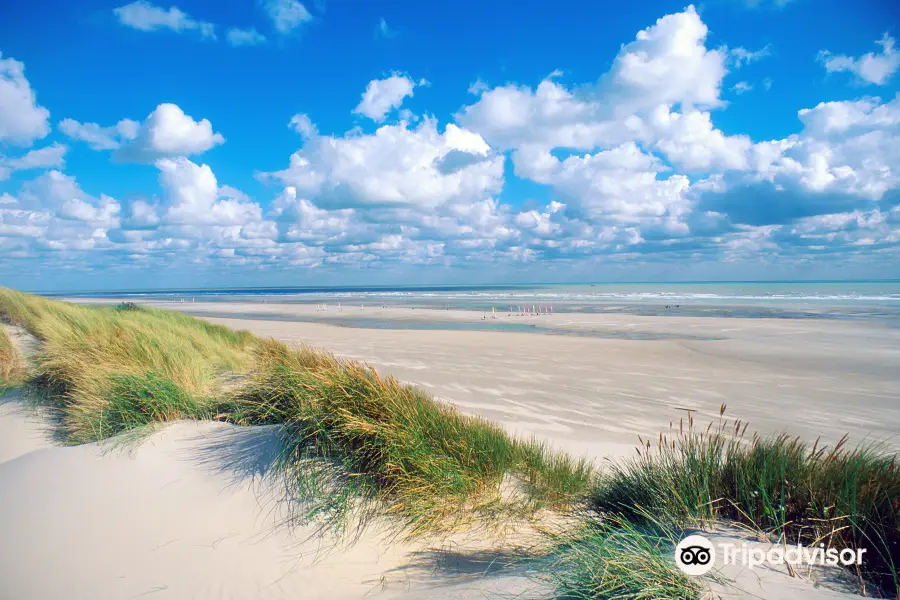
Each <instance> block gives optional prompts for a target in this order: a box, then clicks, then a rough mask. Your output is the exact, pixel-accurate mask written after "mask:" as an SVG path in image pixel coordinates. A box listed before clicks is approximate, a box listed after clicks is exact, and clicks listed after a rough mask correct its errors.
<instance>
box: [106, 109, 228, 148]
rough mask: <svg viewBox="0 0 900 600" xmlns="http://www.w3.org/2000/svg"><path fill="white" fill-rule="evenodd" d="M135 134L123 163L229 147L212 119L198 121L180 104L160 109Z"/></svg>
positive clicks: (126, 146)
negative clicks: (214, 127) (179, 105)
mask: <svg viewBox="0 0 900 600" xmlns="http://www.w3.org/2000/svg"><path fill="white" fill-rule="evenodd" d="M134 133H135V134H134V136H133V137H131V138H130V139H129V140H128V141H127V143H125V144H123V145H122V146H121V147H120V148H119V150H118V151H117V153H116V156H117V157H118V158H119V159H121V160H126V161H134V162H152V161H153V160H155V159H157V158H160V157H166V156H188V155H192V154H201V153H203V152H206V151H207V150H209V149H210V148H213V147H214V146H218V145H220V144H223V143H225V138H224V137H222V134H220V133H216V132H214V131H213V128H212V123H210V122H209V120H208V119H201V120H200V121H194V119H193V118H192V117H191V116H190V115H186V114H185V113H184V111H183V110H181V108H179V107H178V105H176V104H160V105H159V106H157V107H156V109H154V111H153V112H151V113H150V114H149V115H148V116H147V118H146V119H145V120H144V122H143V123H141V125H140V127H139V128H138V130H137V131H136V132H134Z"/></svg>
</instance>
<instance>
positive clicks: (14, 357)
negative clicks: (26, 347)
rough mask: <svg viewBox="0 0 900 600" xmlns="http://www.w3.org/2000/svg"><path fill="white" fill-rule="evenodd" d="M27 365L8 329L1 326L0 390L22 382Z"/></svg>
mask: <svg viewBox="0 0 900 600" xmlns="http://www.w3.org/2000/svg"><path fill="white" fill-rule="evenodd" d="M24 377H25V365H24V362H23V361H22V357H21V356H19V352H18V350H16V346H15V344H13V341H12V340H11V339H10V337H9V334H8V333H7V332H6V329H5V328H4V327H2V326H0V391H2V390H5V389H6V388H8V387H12V386H16V385H18V384H20V383H21V382H22V380H23V378H24Z"/></svg>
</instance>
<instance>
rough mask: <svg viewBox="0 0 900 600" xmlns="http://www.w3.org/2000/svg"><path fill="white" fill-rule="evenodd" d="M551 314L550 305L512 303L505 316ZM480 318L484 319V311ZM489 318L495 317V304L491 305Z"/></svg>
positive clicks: (485, 316)
mask: <svg viewBox="0 0 900 600" xmlns="http://www.w3.org/2000/svg"><path fill="white" fill-rule="evenodd" d="M552 314H553V307H552V306H550V305H546V306H544V305H540V304H532V305H531V306H527V305H524V306H523V305H516V306H512V305H510V307H509V313H508V314H507V315H506V316H507V317H511V316H513V315H515V316H517V317H538V316H541V315H552ZM481 318H482V319H486V318H487V313H485V314H484V316H483V317H481ZM491 318H492V319H496V318H497V307H496V306H492V307H491Z"/></svg>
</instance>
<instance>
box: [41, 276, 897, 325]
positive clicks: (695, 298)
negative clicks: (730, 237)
mask: <svg viewBox="0 0 900 600" xmlns="http://www.w3.org/2000/svg"><path fill="white" fill-rule="evenodd" d="M53 295H57V296H67V297H85V298H87V297H91V298H112V297H115V298H134V299H143V300H163V301H167V300H168V301H180V300H181V299H187V300H190V299H195V300H196V301H204V302H223V301H224V302H227V301H245V302H281V303H315V304H318V303H323V302H325V303H337V302H342V303H345V304H350V305H354V304H362V305H381V304H387V305H394V306H396V305H403V306H409V307H422V308H452V309H467V310H478V311H490V310H491V309H492V308H496V309H497V310H498V311H508V310H509V309H510V307H513V310H515V308H516V307H517V306H521V305H528V306H531V305H535V304H537V305H541V306H552V307H553V310H554V312H591V313H594V312H619V313H630V314H647V315H653V314H672V315H686V316H704V315H706V316H725V317H729V316H731V317H749V318H753V317H769V318H771V317H775V318H853V319H886V320H889V321H891V322H897V323H900V281H840V282H834V281H821V282H819V281H803V282H799V281H783V282H715V283H713V282H697V283H597V284H582V283H579V284H546V285H493V286H491V285H470V286H449V285H448V286H394V287H293V288H288V287H285V288H274V287H273V288H245V289H203V290H200V289H195V290H156V291H119V292H80V293H59V294H53Z"/></svg>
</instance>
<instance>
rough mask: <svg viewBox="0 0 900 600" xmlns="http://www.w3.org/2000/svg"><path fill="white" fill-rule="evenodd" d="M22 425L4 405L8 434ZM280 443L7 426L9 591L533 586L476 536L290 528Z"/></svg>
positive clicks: (454, 591) (233, 433) (315, 595)
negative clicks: (99, 436) (61, 437)
mask: <svg viewBox="0 0 900 600" xmlns="http://www.w3.org/2000/svg"><path fill="white" fill-rule="evenodd" d="M4 406H9V404H7V405H4ZM20 425H22V421H21V420H20V419H19V417H13V416H11V414H10V413H9V412H8V411H7V412H4V413H2V415H0V427H3V429H2V432H6V431H11V430H14V429H15V427H16V426H20ZM26 438H27V439H26ZM277 445H278V441H277V436H276V435H275V432H274V431H272V430H271V428H265V427H254V428H237V427H234V426H230V425H225V424H221V423H189V422H182V423H176V424H173V425H171V426H169V427H166V428H164V429H162V430H161V431H159V432H158V433H155V434H153V435H152V436H151V437H150V438H149V439H147V440H145V441H143V442H142V443H140V444H139V445H131V444H124V443H119V444H117V443H114V442H109V443H106V444H104V445H102V446H100V445H97V444H87V445H83V446H77V447H53V446H52V445H50V444H49V442H47V441H46V440H43V442H38V441H36V440H34V439H31V438H30V436H19V438H18V439H15V438H9V437H6V436H3V437H2V438H0V452H2V454H0V456H4V457H7V460H5V461H4V462H2V463H0V506H2V507H3V510H2V511H0V530H2V531H3V532H4V535H3V540H2V543H0V598H2V599H4V600H5V599H9V600H21V599H24V598H40V599H41V600H54V599H59V600H74V599H81V598H83V599H86V600H87V599H90V600H105V599H109V600H113V599H115V600H119V599H122V598H134V597H145V596H146V597H152V598H184V599H187V598H191V599H203V598H216V599H221V598H235V599H237V598H246V599H248V600H249V599H266V598H271V599H276V598H278V599H281V598H309V599H319V598H321V599H323V600H324V599H331V598H336V599H341V598H347V599H350V598H354V599H356V598H363V597H378V598H408V599H414V598H434V597H443V598H460V597H466V596H467V595H469V596H470V597H473V598H475V597H482V595H481V594H482V593H483V592H484V591H485V590H489V589H491V588H494V589H503V590H517V591H518V592H519V593H523V594H526V595H525V596H523V597H529V596H528V595H527V594H532V597H538V596H537V595H536V594H537V593H538V592H537V591H536V590H539V588H536V587H535V584H534V583H533V582H531V581H530V580H528V579H527V578H525V577H524V576H522V575H521V574H518V572H516V571H515V570H513V569H504V568H502V565H504V564H505V562H507V561H505V560H504V556H505V554H504V553H503V551H500V550H497V549H494V548H492V547H490V546H489V545H485V544H483V543H482V544H479V543H478V542H476V541H471V542H467V541H466V540H464V539H461V540H459V542H458V543H457V545H445V546H443V547H438V548H437V549H433V548H431V547H430V546H429V545H428V544H404V543H399V542H395V543H389V538H388V536H387V534H385V533H384V532H379V531H378V530H377V528H375V529H371V530H367V532H366V533H365V534H364V535H363V536H362V537H361V539H359V540H358V541H357V542H356V543H354V544H338V545H335V544H336V542H335V541H334V540H331V541H329V538H322V537H319V536H314V535H313V533H314V529H313V528H311V527H310V528H303V527H290V526H288V524H287V523H286V522H285V518H286V517H287V515H288V511H287V510H286V507H285V505H284V503H283V502H280V501H281V500H282V499H283V494H282V493H281V492H282V490H281V488H280V487H278V486H277V485H273V484H272V483H271V481H269V480H267V479H265V478H264V475H265V474H266V472H267V469H268V467H269V465H270V464H271V460H272V458H274V453H275V452H276V451H277ZM448 544H449V542H448ZM466 544H469V545H468V546H467V545H466ZM486 573H487V575H485V574H486ZM544 592H546V590H544ZM544 595H546V594H544Z"/></svg>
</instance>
